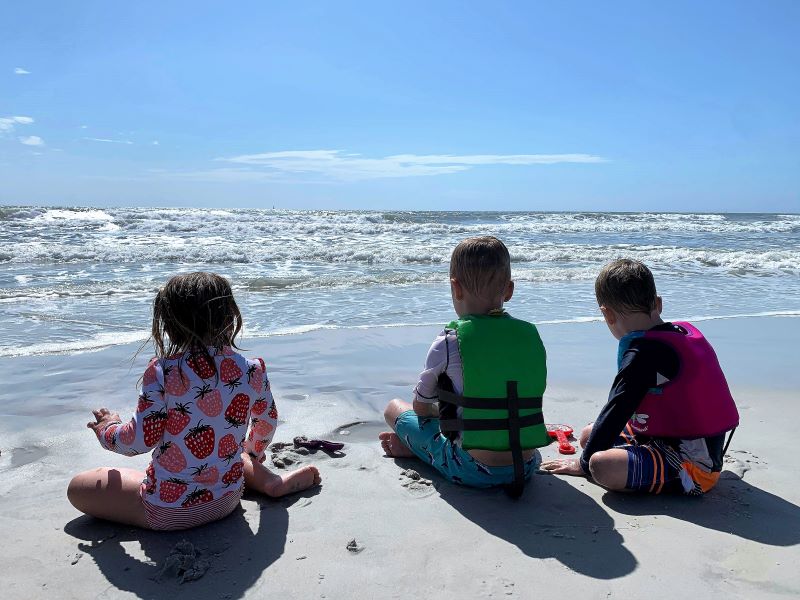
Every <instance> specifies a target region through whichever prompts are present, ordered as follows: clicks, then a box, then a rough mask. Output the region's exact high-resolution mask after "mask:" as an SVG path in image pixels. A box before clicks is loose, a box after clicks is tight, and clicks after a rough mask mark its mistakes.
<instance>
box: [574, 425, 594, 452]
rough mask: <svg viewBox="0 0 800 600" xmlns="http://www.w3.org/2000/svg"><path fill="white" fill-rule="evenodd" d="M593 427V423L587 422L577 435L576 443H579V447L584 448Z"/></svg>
mask: <svg viewBox="0 0 800 600" xmlns="http://www.w3.org/2000/svg"><path fill="white" fill-rule="evenodd" d="M593 427H594V423H589V424H588V425H587V426H586V427H584V428H583V429H582V430H581V434H580V435H579V436H578V443H579V444H580V445H581V448H586V444H587V443H588V442H589V436H590V435H591V434H592V428H593Z"/></svg>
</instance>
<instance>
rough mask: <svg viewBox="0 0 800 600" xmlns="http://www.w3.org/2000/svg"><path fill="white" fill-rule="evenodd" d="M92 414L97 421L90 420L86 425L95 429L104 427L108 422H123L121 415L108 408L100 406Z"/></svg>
mask: <svg viewBox="0 0 800 600" xmlns="http://www.w3.org/2000/svg"><path fill="white" fill-rule="evenodd" d="M92 414H93V415H94V418H95V422H94V423H92V422H89V423H87V424H86V426H87V427H88V428H89V429H91V430H93V431H97V428H98V427H104V426H105V425H106V424H108V423H122V419H120V418H119V415H118V414H117V413H112V412H111V411H110V410H108V409H107V408H98V409H97V410H93V411H92Z"/></svg>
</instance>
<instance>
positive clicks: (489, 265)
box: [450, 235, 511, 300]
mask: <svg viewBox="0 0 800 600" xmlns="http://www.w3.org/2000/svg"><path fill="white" fill-rule="evenodd" d="M450 277H452V278H454V279H456V280H458V282H459V283H460V284H461V285H462V286H463V287H464V289H465V290H467V291H468V292H469V293H471V294H473V295H475V296H477V297H479V298H482V299H486V300H491V299H494V298H496V297H497V296H500V295H502V294H503V292H504V290H505V289H506V286H507V285H508V282H509V281H511V256H510V255H509V254H508V248H506V245H505V244H504V243H503V242H501V241H500V240H498V239H497V238H496V237H493V236H490V235H486V236H481V237H474V238H467V239H466V240H463V241H461V242H460V243H459V244H458V246H456V247H455V250H453V255H452V256H451V257H450Z"/></svg>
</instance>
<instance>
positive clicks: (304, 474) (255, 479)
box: [242, 453, 322, 498]
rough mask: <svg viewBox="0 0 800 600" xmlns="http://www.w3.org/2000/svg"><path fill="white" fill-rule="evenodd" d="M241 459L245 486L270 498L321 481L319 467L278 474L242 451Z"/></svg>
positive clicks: (305, 487)
mask: <svg viewBox="0 0 800 600" xmlns="http://www.w3.org/2000/svg"><path fill="white" fill-rule="evenodd" d="M242 460H243V461H244V484H245V485H246V486H247V488H248V489H251V490H254V491H256V492H261V493H262V494H266V495H267V496H270V497H271V498H279V497H281V496H286V495H287V494H294V493H295V492H302V491H303V490H305V489H308V488H310V487H312V486H315V485H319V484H320V483H321V482H322V478H321V477H320V475H319V469H317V467H314V466H311V465H309V466H307V467H300V468H299V469H295V470H294V471H290V472H288V473H286V474H284V475H278V474H277V473H273V472H272V471H270V470H269V469H267V467H265V466H264V465H262V464H261V463H259V462H254V461H253V459H251V458H250V456H249V455H247V454H244V453H242Z"/></svg>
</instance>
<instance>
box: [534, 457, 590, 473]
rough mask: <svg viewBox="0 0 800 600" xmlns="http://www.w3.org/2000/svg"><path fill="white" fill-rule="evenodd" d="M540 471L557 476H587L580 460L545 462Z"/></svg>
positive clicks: (560, 459)
mask: <svg viewBox="0 0 800 600" xmlns="http://www.w3.org/2000/svg"><path fill="white" fill-rule="evenodd" d="M539 469H540V470H542V471H547V472H548V473H553V474H557V475H579V476H581V477H585V476H586V473H584V472H583V467H581V459H580V458H557V459H555V460H548V461H547V462H543V463H542V464H541V466H540V467H539Z"/></svg>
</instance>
